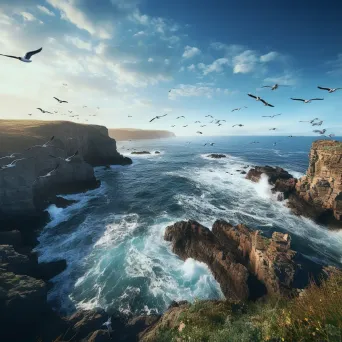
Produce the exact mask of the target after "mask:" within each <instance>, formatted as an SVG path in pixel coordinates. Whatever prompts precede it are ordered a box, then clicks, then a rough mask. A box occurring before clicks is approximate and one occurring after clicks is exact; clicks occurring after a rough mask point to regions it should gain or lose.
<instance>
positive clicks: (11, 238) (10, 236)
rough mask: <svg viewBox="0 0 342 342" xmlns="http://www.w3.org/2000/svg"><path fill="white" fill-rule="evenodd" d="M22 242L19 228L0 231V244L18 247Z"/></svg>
mask: <svg viewBox="0 0 342 342" xmlns="http://www.w3.org/2000/svg"><path fill="white" fill-rule="evenodd" d="M21 244H22V240H21V233H20V231H19V230H11V231H4V232H0V245H12V246H14V247H19V246H21Z"/></svg>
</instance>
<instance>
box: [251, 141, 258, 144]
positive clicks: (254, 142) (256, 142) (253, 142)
mask: <svg viewBox="0 0 342 342" xmlns="http://www.w3.org/2000/svg"><path fill="white" fill-rule="evenodd" d="M250 144H259V141H252V142H250Z"/></svg>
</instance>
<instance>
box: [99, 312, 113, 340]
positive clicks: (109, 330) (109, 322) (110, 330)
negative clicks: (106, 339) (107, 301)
mask: <svg viewBox="0 0 342 342" xmlns="http://www.w3.org/2000/svg"><path fill="white" fill-rule="evenodd" d="M102 325H103V326H105V327H107V330H108V335H109V336H110V334H111V332H112V331H113V329H112V318H111V317H109V318H108V321H107V322H104V323H103V324H102Z"/></svg>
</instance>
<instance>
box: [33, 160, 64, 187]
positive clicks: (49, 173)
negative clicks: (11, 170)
mask: <svg viewBox="0 0 342 342" xmlns="http://www.w3.org/2000/svg"><path fill="white" fill-rule="evenodd" d="M58 168H59V164H57V165H56V167H55V168H53V169H52V170H51V171H49V172H48V173H47V174H46V175H43V176H38V177H37V178H36V180H35V181H34V182H33V184H34V183H35V182H37V180H38V179H40V178H46V177H51V176H52V175H53V174H54V173H55V172H56V171H57V169H58Z"/></svg>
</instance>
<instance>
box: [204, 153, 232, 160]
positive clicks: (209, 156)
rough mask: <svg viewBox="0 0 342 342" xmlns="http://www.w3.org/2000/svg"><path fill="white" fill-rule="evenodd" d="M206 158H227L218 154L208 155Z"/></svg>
mask: <svg viewBox="0 0 342 342" xmlns="http://www.w3.org/2000/svg"><path fill="white" fill-rule="evenodd" d="M207 157H208V158H213V159H221V158H227V156H226V155H225V154H219V153H212V154H208V155H207Z"/></svg>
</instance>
